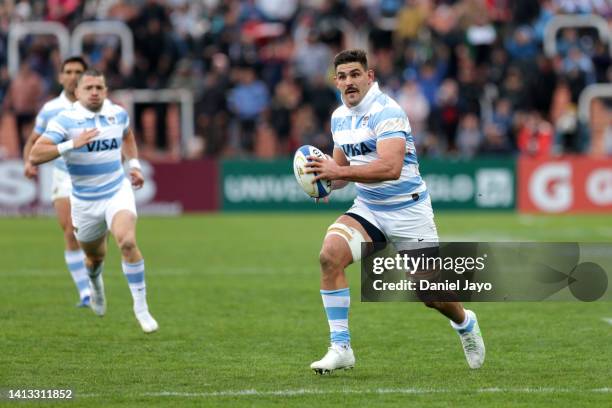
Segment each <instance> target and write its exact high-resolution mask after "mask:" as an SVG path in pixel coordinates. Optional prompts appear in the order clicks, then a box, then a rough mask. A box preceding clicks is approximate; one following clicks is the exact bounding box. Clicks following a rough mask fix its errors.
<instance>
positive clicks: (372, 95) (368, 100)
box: [342, 82, 382, 115]
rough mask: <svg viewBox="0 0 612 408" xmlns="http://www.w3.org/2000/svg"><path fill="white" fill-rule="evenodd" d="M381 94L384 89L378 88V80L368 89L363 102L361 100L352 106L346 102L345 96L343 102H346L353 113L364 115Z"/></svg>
mask: <svg viewBox="0 0 612 408" xmlns="http://www.w3.org/2000/svg"><path fill="white" fill-rule="evenodd" d="M380 94H382V91H381V90H380V89H379V88H378V82H374V83H373V84H372V86H371V87H370V89H369V90H368V93H366V95H365V96H364V97H363V99H362V100H361V102H359V104H358V105H357V106H354V107H352V108H351V107H350V106H348V105H347V104H346V103H344V98H342V103H344V105H345V106H346V107H347V108H348V110H349V111H350V112H351V113H353V114H356V115H364V114H366V113H368V111H369V110H370V107H371V106H372V102H374V100H375V99H376V98H377V97H378V96H379V95H380Z"/></svg>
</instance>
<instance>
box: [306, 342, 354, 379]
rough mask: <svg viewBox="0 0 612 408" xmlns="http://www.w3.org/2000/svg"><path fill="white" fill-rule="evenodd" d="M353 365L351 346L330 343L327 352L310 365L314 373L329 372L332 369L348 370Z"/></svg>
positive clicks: (332, 370) (322, 373) (331, 371)
mask: <svg viewBox="0 0 612 408" xmlns="http://www.w3.org/2000/svg"><path fill="white" fill-rule="evenodd" d="M354 366H355V354H353V349H352V348H351V346H347V347H343V346H340V345H338V344H332V345H331V347H329V348H328V349H327V354H325V356H324V357H323V358H322V359H321V360H319V361H315V362H314V363H312V364H311V365H310V368H311V369H312V370H313V371H314V372H315V373H316V374H321V375H324V374H331V373H333V372H334V370H348V369H351V368H353V367H354Z"/></svg>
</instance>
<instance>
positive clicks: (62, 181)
mask: <svg viewBox="0 0 612 408" xmlns="http://www.w3.org/2000/svg"><path fill="white" fill-rule="evenodd" d="M71 194H72V182H71V181H70V174H68V172H67V171H63V170H60V169H58V168H57V167H55V166H54V167H53V176H52V182H51V201H55V200H57V199H59V198H70V195H71Z"/></svg>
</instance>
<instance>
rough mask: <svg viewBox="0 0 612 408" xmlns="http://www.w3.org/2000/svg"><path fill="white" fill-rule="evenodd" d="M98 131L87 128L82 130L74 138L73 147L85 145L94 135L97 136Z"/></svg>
mask: <svg viewBox="0 0 612 408" xmlns="http://www.w3.org/2000/svg"><path fill="white" fill-rule="evenodd" d="M98 133H100V131H99V130H98V129H89V130H86V131H84V132H83V133H81V134H80V135H78V136H77V137H75V138H74V148H75V149H78V148H80V147H83V146H85V145H86V144H87V143H89V142H91V140H92V139H93V138H94V137H96V136H98Z"/></svg>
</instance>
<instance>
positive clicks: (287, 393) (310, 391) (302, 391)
mask: <svg viewBox="0 0 612 408" xmlns="http://www.w3.org/2000/svg"><path fill="white" fill-rule="evenodd" d="M456 392H477V393H514V394H554V393H571V392H580V393H585V392H593V393H612V388H609V387H606V388H593V389H588V390H584V389H578V388H477V389H463V390H459V389H449V388H438V389H436V388H375V389H364V390H355V389H350V388H348V389H347V388H345V389H341V390H322V389H316V388H298V389H295V390H276V391H274V390H272V391H258V390H255V389H249V390H234V391H230V390H228V391H212V392H176V391H161V392H147V393H142V394H138V395H136V396H138V397H184V398H215V397H244V396H273V397H292V396H299V395H332V394H340V395H349V394H352V395H358V394H445V393H456ZM75 396H76V397H77V398H78V397H81V398H95V397H103V396H104V394H76V395H75Z"/></svg>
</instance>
